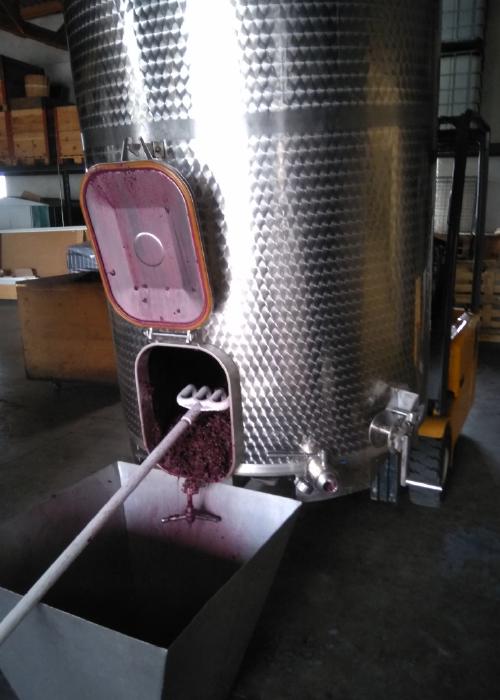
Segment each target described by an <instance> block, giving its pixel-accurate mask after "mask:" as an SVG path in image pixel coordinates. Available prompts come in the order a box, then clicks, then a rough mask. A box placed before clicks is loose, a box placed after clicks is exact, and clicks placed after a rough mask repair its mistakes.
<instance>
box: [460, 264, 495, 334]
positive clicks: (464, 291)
mask: <svg viewBox="0 0 500 700" xmlns="http://www.w3.org/2000/svg"><path fill="white" fill-rule="evenodd" d="M483 267H484V269H483V273H482V276H481V335H480V339H481V340H483V341H489V342H496V343H499V342H500V261H498V260H497V259H495V258H492V259H489V260H485V261H484V265H483ZM472 276H473V264H472V262H470V261H469V260H461V261H459V263H458V265H457V276H456V281H455V301H456V303H457V304H459V305H466V304H469V303H470V300H471V291H472Z"/></svg>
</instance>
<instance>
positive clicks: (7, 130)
mask: <svg viewBox="0 0 500 700" xmlns="http://www.w3.org/2000/svg"><path fill="white" fill-rule="evenodd" d="M0 163H1V164H2V165H12V164H13V163H14V144H13V141H12V125H11V120H10V112H2V111H0Z"/></svg>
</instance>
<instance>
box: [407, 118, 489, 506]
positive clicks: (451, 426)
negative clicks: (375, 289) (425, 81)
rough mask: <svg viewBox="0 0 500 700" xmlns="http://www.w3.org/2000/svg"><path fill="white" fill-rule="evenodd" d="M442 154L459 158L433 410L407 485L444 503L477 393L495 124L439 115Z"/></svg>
mask: <svg viewBox="0 0 500 700" xmlns="http://www.w3.org/2000/svg"><path fill="white" fill-rule="evenodd" d="M438 133H439V138H438V156H440V157H443V156H451V157H453V159H454V168H453V181H452V188H451V194H450V202H449V212H448V231H447V236H446V239H445V241H444V245H442V246H441V247H440V246H439V243H440V241H435V245H434V265H433V277H434V279H433V282H434V284H433V309H432V322H431V343H430V363H429V367H430V371H429V386H428V400H427V415H426V416H425V417H424V420H423V421H422V423H421V425H420V427H419V430H418V436H417V438H416V440H415V441H414V444H413V446H412V448H411V450H410V454H409V460H408V467H407V475H406V486H407V487H408V491H409V496H410V500H411V501H412V502H413V503H417V504H419V505H427V506H434V507H435V506H438V505H439V504H440V502H441V499H442V497H443V495H444V490H445V487H446V478H447V475H448V472H449V469H450V466H451V464H452V462H453V454H454V451H455V446H456V443H457V440H458V437H459V435H460V432H461V430H462V427H463V425H464V423H465V420H466V418H467V416H468V414H469V411H470V409H471V406H472V404H473V401H474V390H475V384H476V371H477V351H478V339H479V323H480V304H481V273H482V266H483V243H484V232H485V216H486V196H487V187H488V157H489V127H488V125H487V124H486V123H485V122H484V120H483V119H482V118H481V117H480V116H479V115H478V114H476V113H475V112H472V111H470V110H469V111H467V112H465V113H464V114H462V115H461V116H459V117H442V118H441V119H440V120H439V132H438ZM471 154H472V155H476V154H477V186H476V200H475V212H474V224H473V231H472V233H473V236H472V238H471V241H472V244H471V248H470V251H469V255H470V258H471V260H472V268H473V274H472V290H471V297H470V301H469V303H468V304H467V305H464V306H461V307H458V306H456V305H455V277H456V267H457V255H458V243H459V234H460V220H461V215H462V204H463V196H464V185H465V174H466V165H467V158H468V156H469V155H471Z"/></svg>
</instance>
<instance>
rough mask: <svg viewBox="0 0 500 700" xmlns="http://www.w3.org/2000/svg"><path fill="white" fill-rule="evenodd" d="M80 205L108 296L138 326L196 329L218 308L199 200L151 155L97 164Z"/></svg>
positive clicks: (183, 181)
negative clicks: (205, 250) (200, 222)
mask: <svg viewBox="0 0 500 700" xmlns="http://www.w3.org/2000/svg"><path fill="white" fill-rule="evenodd" d="M80 199H81V205H82V210H83V215H84V217H85V222H86V224H87V227H88V231H89V235H90V238H91V240H92V243H93V245H94V250H95V253H96V257H97V260H98V263H99V269H100V272H101V277H102V280H103V283H104V287H105V289H106V293H107V295H108V298H109V301H110V302H111V304H112V305H113V307H114V308H115V310H116V311H117V312H118V313H119V314H120V315H121V316H123V317H124V318H126V319H127V320H128V321H130V322H131V323H133V324H134V325H137V326H143V327H146V328H148V327H155V328H163V329H169V330H191V329H194V328H198V327H199V326H201V325H203V323H204V322H205V321H206V320H207V318H208V317H209V315H210V312H211V309H212V294H211V290H210V284H209V281H208V274H207V268H206V264H205V256H204V253H203V246H202V243H201V236H200V229H199V225H198V218H197V216H196V209H195V205H194V201H193V198H192V195H191V192H190V190H189V187H188V185H187V183H186V182H185V180H184V179H183V178H182V176H181V175H180V174H179V173H178V172H177V171H175V170H174V169H172V168H170V167H168V166H166V165H164V164H162V163H157V162H153V161H131V162H123V163H109V164H100V165H95V166H94V167H92V168H90V170H89V171H88V172H87V174H86V175H85V178H84V181H83V184H82V190H81V198H80Z"/></svg>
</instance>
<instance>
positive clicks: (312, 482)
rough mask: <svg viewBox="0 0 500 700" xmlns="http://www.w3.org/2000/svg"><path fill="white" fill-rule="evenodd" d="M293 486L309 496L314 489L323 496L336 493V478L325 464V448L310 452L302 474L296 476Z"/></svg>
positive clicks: (337, 488)
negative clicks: (313, 452)
mask: <svg viewBox="0 0 500 700" xmlns="http://www.w3.org/2000/svg"><path fill="white" fill-rule="evenodd" d="M295 488H296V489H297V491H298V492H299V493H300V494H302V495H303V496H309V495H311V494H312V493H313V492H314V491H316V492H318V491H319V492H320V493H323V494H324V495H325V496H333V495H334V494H335V493H337V491H338V490H339V482H338V478H337V475H336V474H335V473H334V472H333V471H331V469H329V468H328V467H327V465H326V452H325V450H319V451H318V452H316V453H315V454H311V457H310V459H309V460H308V462H307V468H306V472H305V474H304V476H298V477H296V479H295Z"/></svg>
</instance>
